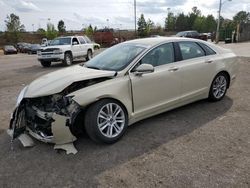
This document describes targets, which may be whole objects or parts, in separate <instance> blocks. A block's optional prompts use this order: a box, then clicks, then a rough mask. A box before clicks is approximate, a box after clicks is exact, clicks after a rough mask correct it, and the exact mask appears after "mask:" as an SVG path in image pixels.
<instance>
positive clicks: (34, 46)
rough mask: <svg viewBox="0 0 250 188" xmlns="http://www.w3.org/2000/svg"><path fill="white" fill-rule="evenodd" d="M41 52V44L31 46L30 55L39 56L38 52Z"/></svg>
mask: <svg viewBox="0 0 250 188" xmlns="http://www.w3.org/2000/svg"><path fill="white" fill-rule="evenodd" d="M39 50H41V45H40V44H31V45H30V48H29V49H28V54H37V51H39Z"/></svg>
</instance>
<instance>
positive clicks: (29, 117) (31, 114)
mask: <svg viewBox="0 0 250 188" xmlns="http://www.w3.org/2000/svg"><path fill="white" fill-rule="evenodd" d="M107 79H110V78H96V79H91V80H84V81H78V82H74V83H72V84H71V85H69V86H68V87H67V88H65V89H64V90H63V91H62V92H60V93H58V94H54V95H50V96H43V97H37V98H25V97H23V96H24V94H23V96H22V98H21V99H20V100H19V103H18V104H17V107H16V109H15V110H14V112H13V114H12V117H11V121H10V129H9V130H11V133H9V134H10V135H11V136H12V140H14V139H16V138H19V140H20V141H21V142H22V143H23V145H24V146H25V145H30V144H28V143H26V142H29V141H28V140H29V138H28V134H26V133H29V135H31V136H32V137H34V138H36V139H38V140H40V141H43V142H46V143H55V144H56V145H55V147H54V148H55V149H64V150H66V149H67V150H68V151H67V153H76V152H77V151H76V149H75V148H74V146H73V142H74V141H75V140H76V137H75V136H74V135H73V133H72V131H71V128H72V126H74V123H75V120H76V117H77V115H78V114H79V113H80V112H81V106H80V105H79V104H78V103H77V102H75V101H74V100H73V99H72V98H73V96H68V95H69V94H70V93H72V92H74V91H77V90H79V89H82V88H85V87H88V86H90V85H93V84H96V83H99V82H102V81H105V80H107ZM21 93H22V92H21ZM21 93H20V94H21ZM23 93H24V92H23ZM23 135H25V136H23ZM24 140H25V141H24ZM70 144H72V145H70ZM65 148H66V149H65ZM68 148H70V149H71V150H70V151H71V152H69V149H68Z"/></svg>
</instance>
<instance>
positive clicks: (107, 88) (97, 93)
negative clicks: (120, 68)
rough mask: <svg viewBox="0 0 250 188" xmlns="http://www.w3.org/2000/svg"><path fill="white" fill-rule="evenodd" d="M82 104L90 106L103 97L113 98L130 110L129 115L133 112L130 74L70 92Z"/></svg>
mask: <svg viewBox="0 0 250 188" xmlns="http://www.w3.org/2000/svg"><path fill="white" fill-rule="evenodd" d="M70 95H71V96H74V97H73V100H74V101H76V102H77V103H78V104H79V105H80V106H82V107H85V106H88V105H90V104H92V103H94V102H96V101H98V100H100V99H103V98H113V99H115V100H118V101H120V102H121V103H122V104H123V105H124V107H125V108H126V110H127V112H128V117H130V115H131V114H132V112H133V102H132V94H131V85H130V79H129V77H128V76H123V77H115V78H113V79H110V80H107V81H105V82H101V83H98V84H94V85H92V86H89V87H87V88H83V89H80V90H78V91H76V92H74V93H71V94H70Z"/></svg>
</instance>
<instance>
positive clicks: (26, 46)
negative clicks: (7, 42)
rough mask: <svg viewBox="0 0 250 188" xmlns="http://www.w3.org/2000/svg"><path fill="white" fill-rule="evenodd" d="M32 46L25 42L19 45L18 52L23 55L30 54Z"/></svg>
mask: <svg viewBox="0 0 250 188" xmlns="http://www.w3.org/2000/svg"><path fill="white" fill-rule="evenodd" d="M30 47H31V44H29V43H25V42H20V43H17V50H18V52H21V53H28V51H29V50H30Z"/></svg>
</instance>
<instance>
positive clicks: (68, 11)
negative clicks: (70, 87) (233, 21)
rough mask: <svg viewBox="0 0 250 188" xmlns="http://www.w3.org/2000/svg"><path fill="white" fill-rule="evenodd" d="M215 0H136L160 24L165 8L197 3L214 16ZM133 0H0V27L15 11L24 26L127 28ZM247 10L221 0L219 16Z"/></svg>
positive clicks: (248, 0)
mask: <svg viewBox="0 0 250 188" xmlns="http://www.w3.org/2000/svg"><path fill="white" fill-rule="evenodd" d="M218 2H219V0H157V1H156V0H137V16H139V15H140V14H141V13H143V14H144V15H145V17H146V18H150V19H151V20H153V21H154V22H155V23H159V24H161V25H162V26H164V19H165V17H166V16H167V11H168V8H170V11H171V12H173V13H175V14H178V13H181V12H184V13H188V12H190V11H191V8H192V7H193V6H197V7H198V9H200V10H201V11H202V14H204V15H207V14H213V15H214V16H215V17H217V11H218ZM133 8H134V0H0V10H1V11H0V18H1V19H0V30H2V31H3V30H5V29H6V28H5V23H4V20H5V19H6V16H7V14H11V13H14V14H16V15H18V16H19V17H20V19H21V22H22V23H23V24H24V25H25V28H26V30H29V31H32V30H33V27H32V24H34V30H37V28H39V27H43V28H45V26H46V23H47V22H48V19H50V22H51V23H53V24H55V25H56V27H57V23H58V21H59V20H60V19H62V20H64V22H65V25H66V29H67V30H79V29H81V28H82V27H86V26H87V25H89V24H92V25H94V26H95V25H96V26H97V27H98V28H104V27H105V26H109V27H112V28H122V29H131V28H133V27H134V9H133ZM240 10H244V11H248V12H250V0H232V1H231V2H227V0H225V3H224V4H223V8H222V16H223V17H226V18H232V17H233V15H235V14H236V13H237V12H238V11H240Z"/></svg>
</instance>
